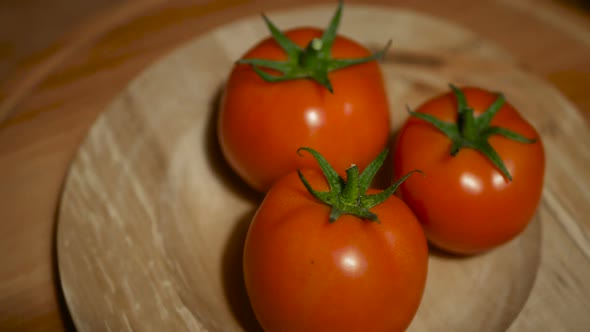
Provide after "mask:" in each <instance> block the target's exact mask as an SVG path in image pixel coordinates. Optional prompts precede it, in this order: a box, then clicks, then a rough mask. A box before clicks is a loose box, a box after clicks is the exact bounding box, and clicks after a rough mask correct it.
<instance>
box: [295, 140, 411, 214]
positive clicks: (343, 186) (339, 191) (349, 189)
mask: <svg viewBox="0 0 590 332" xmlns="http://www.w3.org/2000/svg"><path fill="white" fill-rule="evenodd" d="M302 150H303V151H306V152H309V153H310V154H311V155H312V156H313V157H314V158H315V159H316V161H317V162H318V164H319V166H320V169H321V170H322V172H323V173H324V176H325V177H326V180H327V181H328V184H329V187H330V189H329V190H328V191H317V190H315V189H313V188H312V187H311V185H310V184H309V182H308V181H307V179H306V178H305V176H303V173H302V172H301V171H299V170H298V171H297V172H298V174H299V178H300V179H301V182H302V183H303V185H304V186H305V188H306V189H307V190H308V191H309V193H310V194H312V195H313V196H314V197H315V198H317V199H318V200H320V201H321V202H322V203H324V204H326V205H328V206H330V207H331V208H332V210H331V212H330V219H329V220H330V222H334V221H336V220H337V219H338V218H339V217H340V216H341V215H343V214H350V215H354V216H356V217H358V218H361V219H366V220H370V221H374V222H377V223H379V218H378V216H377V215H376V214H374V213H373V212H371V211H370V209H371V208H373V207H374V206H376V205H378V204H381V203H382V202H384V201H385V200H386V199H388V198H389V197H391V195H393V193H394V192H395V191H396V190H397V188H398V187H399V185H400V184H401V183H402V182H404V181H405V180H406V179H407V178H408V177H409V176H410V175H411V174H412V173H414V172H410V173H408V174H407V175H406V176H404V177H403V178H402V179H400V180H398V181H397V182H395V183H393V184H392V185H391V186H390V187H388V188H387V189H385V190H383V191H382V192H380V193H377V194H371V195H368V194H367V190H368V188H369V186H370V183H371V182H372V180H373V178H374V177H375V174H377V171H378V170H379V168H381V166H382V165H383V162H384V161H385V158H386V156H387V151H388V150H387V149H385V150H383V151H382V152H381V153H380V154H379V155H378V156H377V158H375V160H373V161H372V162H371V164H369V166H367V168H366V169H365V170H364V171H363V172H362V173H361V174H359V169H358V167H357V166H356V165H352V166H351V167H349V168H348V169H347V170H346V180H345V179H343V178H341V177H340V176H339V175H338V173H337V172H336V171H335V170H334V169H333V168H332V166H331V165H330V164H329V163H328V161H327V160H326V159H325V158H324V157H323V156H322V155H321V154H320V153H319V152H317V151H315V150H313V149H311V148H308V147H302V148H300V149H299V150H298V153H299V152H300V151H302Z"/></svg>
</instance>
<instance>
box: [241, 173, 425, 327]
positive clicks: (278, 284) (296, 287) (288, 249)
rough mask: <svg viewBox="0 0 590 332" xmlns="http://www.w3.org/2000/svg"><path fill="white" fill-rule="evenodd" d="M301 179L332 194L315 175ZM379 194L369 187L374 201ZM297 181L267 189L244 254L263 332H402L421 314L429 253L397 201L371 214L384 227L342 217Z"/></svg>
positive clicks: (284, 180) (413, 219) (293, 176)
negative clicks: (335, 216)
mask: <svg viewBox="0 0 590 332" xmlns="http://www.w3.org/2000/svg"><path fill="white" fill-rule="evenodd" d="M303 174H304V175H305V177H306V178H307V180H308V182H309V183H310V184H311V186H312V187H313V188H314V189H316V190H318V191H326V190H327V189H328V184H327V182H326V180H325V178H324V176H323V175H322V174H321V173H319V172H317V171H316V170H305V171H303ZM375 192H377V191H374V190H371V189H369V193H375ZM330 209H331V208H330V207H329V206H328V205H325V204H323V203H321V202H320V201H318V200H317V199H316V198H314V197H313V196H312V195H311V194H310V193H309V192H308V191H307V190H306V188H305V187H304V185H303V184H302V182H301V181H300V179H299V178H298V176H297V173H291V174H289V175H287V176H285V177H283V178H281V179H280V180H279V181H277V182H276V183H275V184H274V185H273V186H272V187H271V189H270V190H269V191H268V193H267V195H266V197H265V199H264V201H263V202H262V204H261V205H260V207H259V209H258V211H257V213H256V215H255V217H254V219H253V221H252V224H251V226H250V229H249V232H248V236H247V239H246V243H245V251H244V278H245V283H246V289H247V291H248V295H249V298H250V301H251V304H252V307H253V309H254V312H255V314H256V317H257V318H258V320H259V322H260V324H261V325H262V327H263V328H264V330H265V331H269V332H272V331H281V332H289V331H297V332H301V331H306V332H313V331H318V332H326V331H363V332H365V331H371V332H379V331H403V330H404V329H406V328H407V326H408V325H409V324H410V322H411V320H412V318H413V317H414V314H415V312H416V310H417V308H418V306H419V303H420V300H421V297H422V294H423V290H424V286H425V282H426V273H427V264H428V262H427V260H428V248H427V245H426V238H425V237H424V233H423V231H422V229H421V227H420V225H419V223H418V221H417V220H416V217H415V216H414V214H413V213H412V211H411V210H410V209H409V208H408V207H407V206H406V205H405V204H404V203H403V202H402V201H401V200H400V199H399V198H397V197H396V196H390V197H389V198H388V199H387V200H385V201H384V202H383V203H381V204H379V205H377V206H375V207H373V208H372V209H371V212H373V213H375V214H376V215H377V216H378V218H379V220H380V223H377V222H372V221H368V220H363V219H360V218H358V217H355V216H351V215H346V214H345V215H342V216H340V217H339V218H338V219H336V220H335V221H334V222H332V223H330V222H329V220H328V219H329V216H330Z"/></svg>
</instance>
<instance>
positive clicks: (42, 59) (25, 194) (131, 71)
mask: <svg viewBox="0 0 590 332" xmlns="http://www.w3.org/2000/svg"><path fill="white" fill-rule="evenodd" d="M68 2H70V3H71V4H68ZM157 2H159V4H157V5H156V6H155V7H154V5H155V4H156V1H155V0H154V1H152V0H150V1H132V0H122V1H112V0H85V1H84V3H83V4H82V3H79V1H77V0H57V2H55V1H53V2H51V4H49V3H48V2H47V1H40V0H22V1H21V0H18V1H5V2H0V11H1V12H2V13H0V17H2V19H0V27H2V31H3V32H2V33H0V62H1V63H0V67H2V66H4V67H2V68H1V69H0V71H1V73H2V75H0V76H2V77H0V108H1V109H2V110H7V111H8V112H10V113H11V114H12V116H10V117H9V118H8V119H7V120H6V121H4V122H2V123H0V261H2V263H3V268H2V269H0V330H2V331H63V330H64V329H66V330H70V325H69V318H68V315H67V309H66V306H65V304H64V303H63V301H62V299H61V298H62V297H63V295H62V292H61V289H60V286H59V279H58V278H59V276H58V275H57V272H56V271H57V268H56V267H55V265H54V263H55V261H54V254H55V248H54V246H55V227H56V226H55V225H56V215H57V212H56V210H57V208H58V205H59V199H60V194H61V192H62V188H63V180H64V178H65V176H66V174H67V171H68V167H69V165H70V163H71V160H72V158H73V156H74V155H75V153H76V149H77V148H78V146H79V144H80V142H81V141H82V140H83V139H84V137H85V135H86V132H87V130H88V128H90V126H91V125H92V123H93V122H94V120H95V119H96V117H97V116H98V115H99V114H100V113H101V112H103V111H104V110H105V108H106V107H107V105H108V103H109V102H110V101H111V100H112V99H113V98H114V97H115V96H116V95H117V94H118V93H119V92H120V91H121V90H122V89H124V88H125V86H126V85H127V83H128V81H129V80H131V79H132V78H133V77H135V76H136V75H137V74H138V73H139V72H140V71H141V70H142V69H143V68H145V67H146V66H148V65H149V64H151V63H152V62H153V61H155V60H156V59H158V58H159V57H162V56H164V55H165V54H167V53H168V52H169V51H171V50H172V49H174V48H175V47H177V46H178V45H180V44H182V43H184V42H186V41H188V40H190V39H192V38H194V37H195V36H196V35H198V34H202V33H204V32H206V31H208V30H209V29H211V28H213V27H216V26H220V25H222V24H224V23H227V22H231V21H232V20H234V19H237V18H240V17H244V16H247V15H256V14H258V13H260V12H261V11H263V10H264V11H268V10H271V9H277V8H278V9H280V8H287V7H297V6H304V5H305V4H310V3H317V2H323V3H330V4H333V3H334V2H333V1H332V0H319V1H316V0H276V1H275V0H256V1H252V0H215V1H202V2H201V1H195V0H165V1H163V0H159V1H157ZM349 2H350V3H354V2H356V3H375V4H382V5H386V6H389V7H393V8H406V9H411V10H417V11H420V12H423V13H426V14H430V15H433V16H436V17H440V18H443V19H445V20H449V21H452V22H456V23H458V24H461V25H463V26H464V27H465V28H467V29H469V30H471V31H474V32H476V33H477V34H478V35H479V36H481V37H482V38H484V39H486V40H488V41H490V42H492V43H494V44H496V45H498V46H501V47H502V48H503V49H506V50H507V51H509V52H510V54H512V55H513V56H514V59H515V62H517V65H518V66H519V67H521V68H524V69H525V70H526V71H530V72H533V73H534V74H536V75H538V76H539V77H542V78H544V79H546V80H547V81H548V82H549V83H550V84H552V85H553V86H554V87H556V88H557V89H558V90H559V91H560V92H561V93H563V94H564V95H565V96H566V97H568V99H569V100H570V101H571V103H573V104H574V105H575V106H576V108H577V110H579V111H580V112H581V114H582V115H583V116H584V117H585V119H586V121H588V120H590V94H588V93H587V91H586V90H587V89H586V87H587V86H590V73H589V72H588V68H590V47H589V46H588V45H587V43H584V42H583V40H582V39H580V38H577V37H575V36H584V34H587V33H588V31H590V20H589V19H588V17H589V16H588V15H589V14H588V12H587V11H584V9H585V8H586V9H587V8H588V7H587V6H585V2H583V1H574V0H559V1H556V0H522V1H516V2H513V1H506V0H492V1H485V2H473V1H466V0H447V1H437V0H424V1H407V0H350V1H347V3H349ZM565 2H572V3H574V2H576V3H577V5H576V6H575V7H574V8H573V10H572V9H571V8H565V7H563V6H562V5H561V4H559V3H565ZM115 3H116V5H117V7H119V6H121V7H125V6H127V7H128V11H127V12H126V14H125V15H123V16H120V17H119V18H118V19H116V17H115V19H114V18H113V17H111V15H113V14H115V15H116V10H118V9H117V8H111V7H112V6H113V4H115ZM23 4H24V5H25V6H26V7H28V9H23V8H19V7H21V6H23ZM36 7H39V8H42V10H38V9H35V8H36ZM5 8H8V11H6V10H4V9H5ZM31 10H35V11H36V12H37V13H41V14H42V15H43V17H42V19H32V18H31V17H32V16H31V13H30V11H31ZM3 15H4V16H3ZM34 15H37V14H34ZM4 18H7V19H4ZM72 18H75V19H72ZM79 22H83V23H82V24H83V25H80V26H77V24H78V23H79ZM105 23H109V24H105ZM16 32H18V33H16ZM85 32H91V34H90V35H85V34H84V33H85ZM63 33H65V35H63V38H59V39H57V40H56V39H54V38H56V37H57V36H60V35H62V34H63ZM45 38H47V39H45ZM75 38H79V39H84V40H76V39H75ZM7 40H8V42H6V41H7ZM72 43H75V44H76V45H82V47H79V48H72V47H71V46H72ZM45 45H50V46H49V47H48V48H44V46H45ZM6 46H8V47H6ZM68 52H69V53H68ZM5 59H8V60H5ZM51 59H58V60H60V61H55V62H47V61H48V60H51ZM4 64H6V65H4ZM46 64H50V65H51V66H45V65H46ZM4 69H7V70H4ZM4 73H8V74H9V75H4ZM20 82H33V83H34V84H32V85H21V84H20ZM23 87H28V88H27V90H26V91H23V90H22V88H23ZM17 95H18V96H19V98H14V96H17ZM7 97H11V98H9V99H7ZM7 100H11V101H12V102H13V104H12V105H13V107H5V105H7V103H6V101H7ZM568 105H569V104H568ZM570 106H571V105H570ZM546 111H548V112H556V111H559V110H549V109H546ZM580 201H582V205H584V204H585V205H587V204H588V202H587V201H585V198H580V199H576V200H573V201H572V202H574V203H573V204H578V203H579V202H580ZM572 229H574V228H571V227H570V228H568V230H569V232H572ZM556 245H557V244H556ZM557 246H559V245H557ZM556 271H557V272H559V273H557V272H556V274H561V273H567V272H564V271H561V270H556ZM567 280H570V281H571V278H569V279H567ZM568 287H573V286H571V285H570V286H568ZM574 289H575V288H574ZM528 312H530V314H529V315H530V317H534V314H535V311H534V310H532V311H528Z"/></svg>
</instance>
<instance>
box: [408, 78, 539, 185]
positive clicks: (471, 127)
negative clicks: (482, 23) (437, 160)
mask: <svg viewBox="0 0 590 332" xmlns="http://www.w3.org/2000/svg"><path fill="white" fill-rule="evenodd" d="M450 88H451V90H452V91H453V94H454V95H455V98H456V99H457V105H458V106H457V121H456V122H455V123H448V122H444V121H441V120H440V119H438V118H436V117H434V116H432V115H430V114H425V113H418V112H413V111H412V110H410V109H408V112H409V113H410V115H411V116H414V117H417V118H419V119H422V120H424V121H426V122H428V123H430V124H432V125H433V126H434V127H436V128H437V129H438V130H440V131H441V132H442V133H444V134H445V135H446V136H447V137H448V138H449V139H450V140H451V151H450V154H451V156H455V155H457V153H459V151H460V150H461V149H462V148H471V149H474V150H477V151H479V152H481V153H482V154H483V155H485V156H486V158H488V159H489V160H490V161H491V162H492V164H494V166H495V167H496V168H497V169H498V170H500V172H501V173H502V175H503V176H504V177H505V178H506V179H508V181H512V176H511V175H510V172H509V171H508V169H507V168H506V165H505V164H504V162H503V161H502V158H501V157H500V156H499V155H498V153H497V152H496V150H495V149H494V148H493V147H492V146H491V145H490V143H489V142H488V140H489V138H490V136H492V135H501V136H504V137H506V138H508V139H511V140H514V141H517V142H520V143H526V144H531V143H535V142H536V140H534V139H529V138H526V137H524V136H522V135H520V134H518V133H515V132H513V131H511V130H508V129H506V128H500V127H491V126H490V123H491V121H492V119H493V118H494V116H495V115H496V113H498V111H499V110H500V109H501V108H502V106H503V105H504V103H505V99H504V95H502V94H498V97H497V98H496V100H495V101H494V102H493V103H492V105H490V106H489V107H488V108H487V109H486V111H485V112H483V113H482V114H481V115H480V116H478V117H475V116H474V111H473V109H472V108H471V107H470V106H469V105H468V104H467V99H466V98H465V94H464V93H463V91H461V89H459V88H457V87H456V86H454V85H452V84H450Z"/></svg>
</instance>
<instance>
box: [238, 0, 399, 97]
mask: <svg viewBox="0 0 590 332" xmlns="http://www.w3.org/2000/svg"><path fill="white" fill-rule="evenodd" d="M341 14H342V1H340V2H339V3H338V9H337V10H336V14H334V17H333V18H332V21H331V22H330V25H329V26H328V28H327V29H326V30H325V31H324V34H323V35H322V37H321V39H320V38H314V39H312V40H311V41H310V42H309V44H308V45H307V47H306V48H305V49H303V48H301V47H300V46H299V45H297V44H295V43H294V42H293V41H292V40H290V39H289V38H288V37H287V36H285V34H283V33H282V32H281V31H280V30H279V29H278V28H277V27H276V26H275V25H274V24H273V23H272V22H271V21H270V20H269V19H268V18H267V17H266V16H265V15H262V17H263V18H264V21H265V22H266V25H267V27H268V29H269V30H270V33H271V35H272V36H273V38H274V39H275V40H276V41H277V43H278V44H279V45H280V47H281V48H282V49H283V50H284V51H285V52H286V53H287V56H288V58H287V60H285V61H274V60H267V59H242V60H239V61H238V63H242V64H250V65H252V68H253V69H254V71H255V72H256V73H257V74H258V75H259V76H260V77H261V78H262V79H264V80H265V81H267V82H281V81H287V80H294V79H305V78H310V79H313V80H315V81H316V82H318V83H319V84H321V85H322V86H324V87H325V88H326V89H328V90H329V91H330V92H331V93H334V89H333V88H332V83H331V82H330V80H329V79H328V73H329V72H331V71H333V70H338V69H342V68H345V67H349V66H352V65H356V64H361V63H365V62H369V61H372V60H376V59H381V58H382V57H383V55H384V54H385V52H386V51H387V49H388V48H389V45H390V44H391V41H390V42H389V43H388V44H387V46H385V48H383V49H382V50H381V51H378V52H375V53H373V54H372V55H371V56H368V57H364V58H358V59H332V54H331V53H332V52H331V50H332V45H333V44H334V40H335V39H336V30H337V29H338V25H339V24H340V16H341ZM261 67H263V68H269V69H273V70H276V71H279V72H280V73H281V74H282V75H280V76H275V75H271V74H269V73H267V72H265V71H263V70H262V69H261Z"/></svg>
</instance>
